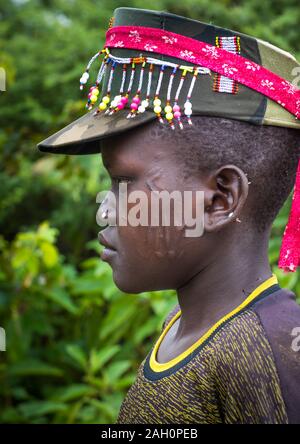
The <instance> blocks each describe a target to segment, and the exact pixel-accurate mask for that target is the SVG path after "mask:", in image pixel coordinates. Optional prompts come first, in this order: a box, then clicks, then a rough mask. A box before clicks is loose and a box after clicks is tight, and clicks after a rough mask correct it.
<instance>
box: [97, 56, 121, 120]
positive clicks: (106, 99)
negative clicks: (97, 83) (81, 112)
mask: <svg viewBox="0 0 300 444" xmlns="http://www.w3.org/2000/svg"><path fill="white" fill-rule="evenodd" d="M116 63H117V62H116V61H113V62H112V66H111V69H110V73H109V78H108V84H107V91H106V95H105V96H104V97H102V100H101V103H100V105H99V106H98V110H97V111H98V112H101V111H104V110H105V109H106V108H107V105H108V104H109V102H110V91H111V84H112V80H113V76H114V72H115V65H116ZM97 114H98V113H97Z"/></svg>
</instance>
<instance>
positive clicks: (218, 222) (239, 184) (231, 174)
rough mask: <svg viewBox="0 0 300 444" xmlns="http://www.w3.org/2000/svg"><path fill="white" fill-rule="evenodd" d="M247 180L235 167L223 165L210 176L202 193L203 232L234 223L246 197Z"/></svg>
mask: <svg viewBox="0 0 300 444" xmlns="http://www.w3.org/2000/svg"><path fill="white" fill-rule="evenodd" d="M248 190H249V185H248V178H247V176H246V174H245V173H244V172H243V171H242V170H241V169H240V168H238V167H237V166H235V165H225V166H222V167H221V168H219V169H218V170H217V171H215V172H214V173H213V174H210V175H209V176H208V177H207V180H206V189H205V191H204V208H205V211H204V230H205V231H208V232H213V231H217V230H220V229H221V228H223V227H224V226H227V225H228V224H229V223H231V222H232V221H234V220H235V219H236V218H237V217H238V216H239V214H240V213H241V210H242V208H243V206H244V204H245V201H246V199H247V196H248Z"/></svg>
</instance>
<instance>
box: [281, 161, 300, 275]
mask: <svg viewBox="0 0 300 444" xmlns="http://www.w3.org/2000/svg"><path fill="white" fill-rule="evenodd" d="M278 266H279V268H282V269H283V270H285V271H296V269H297V267H299V266H300V160H299V162H298V170H297V174H296V182H295V188H294V193H293V200H292V207H291V211H290V215H289V220H288V223H287V225H286V227H285V230H284V236H283V240H282V244H281V249H280V255H279V262H278Z"/></svg>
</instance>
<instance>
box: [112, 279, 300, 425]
mask: <svg viewBox="0 0 300 444" xmlns="http://www.w3.org/2000/svg"><path fill="white" fill-rule="evenodd" d="M180 314H181V311H180V307H179V305H176V306H175V308H174V309H173V310H172V311H171V312H170V313H169V315H168V316H167V318H166V320H165V322H164V324H163V329H162V333H161V336H160V337H159V339H158V341H157V342H156V344H155V345H154V346H153V347H152V349H151V350H150V352H149V354H148V355H147V356H146V358H145V359H144V360H143V362H142V363H141V365H140V367H139V369H138V373H137V377H136V380H135V382H134V384H133V385H132V386H131V387H130V389H129V391H128V393H127V395H126V397H125V399H124V400H123V403H122V405H121V408H120V412H119V415H118V418H117V421H116V423H117V424H118V423H119V424H130V423H135V424H138V423H140V424H175V423H178V424H184V423H186V424H196V423H199V424H212V423H243V424H248V423H252V424H253V423H258V424H271V423H272V424H273V423H280V424H281V423H283V424H287V423H300V378H299V375H300V351H297V347H293V346H292V343H293V336H292V331H293V329H294V328H295V327H300V306H299V305H298V304H297V302H296V300H295V294H294V293H292V292H291V291H289V290H287V289H283V288H281V287H280V286H279V285H278V281H277V278H276V276H275V275H273V276H272V277H271V278H269V279H268V280H266V281H265V282H264V283H263V284H261V285H260V286H259V287H257V288H256V289H255V290H254V291H253V292H252V293H251V294H250V295H249V296H248V297H247V299H246V300H245V301H244V302H243V303H242V304H241V305H239V306H238V307H237V308H236V309H235V310H233V311H232V312H230V313H228V314H227V315H226V316H224V317H223V318H222V319H220V321H218V322H217V323H216V324H215V325H214V326H213V327H211V328H210V329H209V331H208V332H207V333H205V334H204V335H203V336H202V337H201V338H200V339H199V340H198V341H196V343H194V344H193V345H192V346H191V347H189V348H188V349H187V350H186V351H185V352H183V353H181V354H180V355H179V356H177V357H176V358H174V359H172V360H171V361H169V362H166V363H158V362H157V361H156V359H155V357H156V352H157V349H158V346H159V344H160V342H161V341H162V339H163V337H164V336H165V334H166V332H167V331H168V330H169V328H170V327H171V325H172V324H173V323H174V322H175V321H176V319H178V318H179V316H180ZM165 327H166V328H165Z"/></svg>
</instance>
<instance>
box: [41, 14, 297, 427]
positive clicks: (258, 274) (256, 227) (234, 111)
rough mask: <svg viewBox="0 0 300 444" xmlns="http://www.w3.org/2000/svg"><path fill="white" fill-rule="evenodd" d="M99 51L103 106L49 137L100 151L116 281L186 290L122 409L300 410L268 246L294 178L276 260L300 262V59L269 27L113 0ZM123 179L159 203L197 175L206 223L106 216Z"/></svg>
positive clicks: (171, 417)
mask: <svg viewBox="0 0 300 444" xmlns="http://www.w3.org/2000/svg"><path fill="white" fill-rule="evenodd" d="M103 52H104V53H105V58H104V61H103V63H102V65H101V68H100V71H99V74H98V77H97V81H96V83H95V85H94V86H93V87H92V89H91V90H90V92H89V96H88V103H87V105H88V107H90V108H92V107H93V105H94V104H95V103H96V102H97V100H98V96H99V86H100V83H101V81H102V80H103V81H104V82H103V86H102V91H103V94H102V97H101V99H100V100H99V104H98V108H97V111H96V113H94V110H92V111H91V112H90V113H88V114H87V115H85V116H83V117H82V118H80V119H78V120H77V121H76V122H73V123H72V124H71V125H69V126H68V127H66V128H64V129H63V130H61V131H60V132H58V133H56V134H54V135H53V136H51V137H49V138H48V139H46V140H45V141H43V142H41V143H40V144H39V148H40V149H41V151H47V152H57V153H59V152H60V153H69V154H88V153H96V152H98V153H99V152H101V154H102V159H103V164H104V166H105V168H107V170H108V172H109V174H110V176H111V179H112V189H111V191H112V194H111V197H110V199H111V200H110V199H105V200H104V201H103V202H102V204H101V207H100V212H101V215H102V217H103V218H104V219H105V218H107V221H108V227H106V228H105V229H104V230H103V231H101V233H100V234H99V240H100V242H101V243H102V244H103V245H104V246H105V247H106V248H105V250H104V251H103V253H102V259H103V260H106V261H107V262H108V263H109V264H110V265H111V267H112V270H113V278H114V281H115V283H116V285H117V286H118V287H119V288H120V289H121V290H123V291H126V292H130V293H139V292H143V291H149V290H161V289H176V291H177V296H178V304H177V305H176V306H175V307H174V309H173V310H172V311H171V313H169V315H168V316H167V318H166V320H165V322H164V325H163V329H162V332H161V335H160V337H159V338H158V339H157V341H156V342H155V344H154V345H153V347H152V349H151V350H150V352H149V353H148V355H147V356H146V357H145V359H144V360H143V362H142V363H141V365H140V367H139V369H138V373H137V377H136V380H135V382H134V384H133V385H132V387H131V388H130V389H129V391H128V393H127V395H126V398H125V399H124V401H123V403H122V406H121V409H120V412H119V415H118V418H117V423H299V422H300V416H299V412H300V379H299V372H300V352H299V350H298V349H299V347H298V345H297V344H298V342H297V337H296V335H297V331H298V330H297V328H298V327H300V307H299V306H298V304H297V303H296V301H295V294H294V293H292V292H291V291H289V290H287V289H285V288H281V287H280V285H279V283H278V280H277V277H276V275H275V274H274V273H272V270H271V267H270V264H269V261H268V254H267V252H268V239H269V235H270V229H271V226H272V222H273V221H274V219H275V217H276V215H277V214H278V211H279V210H280V208H281V207H282V205H283V203H284V202H285V200H286V199H287V197H288V195H289V193H290V192H291V191H292V188H293V184H294V182H295V179H296V186H295V190H294V199H293V206H292V209H291V214H290V218H289V222H288V225H287V228H286V231H285V235H284V239H283V244H282V248H281V253H280V262H279V265H280V267H281V268H283V269H285V270H289V271H292V272H295V271H296V268H297V266H298V265H299V230H300V227H299V208H300V204H299V202H300V200H299V199H300V197H299V188H298V186H299V184H298V182H299V172H300V169H298V170H297V164H298V160H299V155H300V148H299V147H300V133H299V129H300V122H299V120H298V117H300V114H299V112H300V90H299V89H297V88H296V87H295V86H294V85H293V84H292V83H291V82H292V76H293V72H294V71H293V69H294V68H298V67H299V66H300V65H299V64H298V62H297V61H296V60H295V58H294V57H293V56H292V55H290V54H289V53H287V52H284V51H282V50H281V49H279V48H276V47H274V46H272V45H270V44H269V43H267V42H263V41H261V40H259V39H255V38H253V37H250V36H246V35H244V34H241V33H238V32H235V31H232V30H228V29H224V28H219V27H217V26H214V25H211V24H210V25H208V24H204V23H201V22H198V21H196V20H192V19H189V18H185V17H180V16H177V15H174V14H169V13H166V12H159V11H149V10H142V9H133V8H118V9H116V10H115V12H114V17H113V19H112V20H111V22H110V28H109V30H108V32H107V36H106V44H105V48H104V50H103ZM97 56H98V54H97V55H96V56H95V57H94V58H93V59H91V62H93V61H94V60H95V59H96V58H97ZM155 56H156V57H155ZM89 67H90V64H89V65H88V67H87V71H86V73H85V74H84V75H83V76H82V78H81V83H82V84H84V83H85V82H86V80H87V76H88V71H89ZM181 97H182V99H181ZM298 101H299V104H298ZM126 117H128V118H127V119H126ZM154 119H155V121H153V120H154ZM121 183H123V185H126V187H127V190H128V193H129V192H132V193H134V192H139V193H143V196H145V197H146V198H148V199H147V214H148V215H149V214H150V213H151V212H152V210H153V201H151V195H152V193H153V192H161V191H168V192H169V193H172V192H174V191H177V192H179V193H181V195H182V194H184V192H186V191H192V192H196V191H199V190H200V191H202V192H203V196H204V198H203V220H202V221H203V232H202V234H201V235H200V236H190V237H189V236H186V235H185V229H186V224H185V223H184V221H183V223H182V224H181V225H175V224H173V225H172V224H171V225H170V226H165V225H163V223H162V221H161V219H159V221H160V223H159V224H158V225H157V226H155V225H151V224H145V225H138V226H133V225H130V224H123V223H121V219H120V217H119V216H118V217H117V223H116V224H113V223H110V217H109V215H110V216H111V215H113V214H115V215H119V212H118V211H119V209H120V205H121V197H122V196H121V194H120V188H119V185H120V184H121ZM112 197H114V198H115V199H112ZM191 205H192V209H193V210H195V211H196V212H197V207H198V202H197V200H195V199H193V200H192V203H191ZM133 207H134V205H133V204H132V202H128V205H127V210H126V214H125V215H126V216H127V215H128V214H129V213H130V211H131V210H132V209H133ZM296 272H297V271H296Z"/></svg>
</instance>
